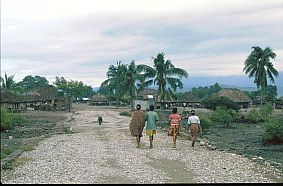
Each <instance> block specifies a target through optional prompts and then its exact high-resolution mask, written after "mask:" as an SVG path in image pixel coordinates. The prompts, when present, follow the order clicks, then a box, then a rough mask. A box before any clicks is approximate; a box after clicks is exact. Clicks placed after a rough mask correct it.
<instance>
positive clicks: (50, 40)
mask: <svg viewBox="0 0 283 186" xmlns="http://www.w3.org/2000/svg"><path fill="white" fill-rule="evenodd" d="M282 20H283V0H2V1H1V76H2V77H3V76H4V73H7V74H8V75H15V76H14V80H15V81H17V82H18V81H21V80H22V79H23V78H24V77H25V76H27V75H32V76H35V75H40V76H43V77H46V78H47V80H48V81H49V82H50V83H52V82H54V80H55V76H60V77H62V76H63V77H65V78H66V79H67V80H71V79H72V80H77V81H83V82H84V83H85V84H87V85H91V86H99V85H100V83H101V82H102V81H104V80H105V79H106V78H107V77H106V72H107V70H108V67H109V65H112V64H113V65H114V64H116V61H117V60H121V61H122V62H123V63H129V62H131V61H132V60H134V61H136V64H141V63H143V64H147V65H150V66H153V62H152V57H156V56H157V54H158V53H160V52H163V53H164V54H165V58H166V59H170V60H171V61H172V63H173V64H174V65H175V66H176V67H180V68H183V69H186V70H187V71H188V73H189V77H201V76H229V75H245V74H244V73H243V67H244V61H245V59H246V58H247V56H248V55H249V54H250V52H251V51H252V50H251V47H252V46H260V47H261V48H265V47H271V49H272V50H273V51H274V52H275V53H276V54H277V57H276V60H275V61H273V64H274V67H275V68H276V69H277V70H279V71H281V72H282V71H283V21H282ZM280 76H281V74H280Z"/></svg>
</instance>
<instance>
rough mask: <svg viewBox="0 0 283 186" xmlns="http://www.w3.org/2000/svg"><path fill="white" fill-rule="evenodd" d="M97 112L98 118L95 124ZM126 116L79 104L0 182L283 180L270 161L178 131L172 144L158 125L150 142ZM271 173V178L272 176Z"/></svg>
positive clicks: (251, 181)
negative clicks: (61, 127) (62, 130)
mask: <svg viewBox="0 0 283 186" xmlns="http://www.w3.org/2000/svg"><path fill="white" fill-rule="evenodd" d="M98 116H102V117H103V120H104V122H103V124H102V125H98V123H97V118H98ZM130 119H131V118H130V117H126V116H120V115H119V111H118V110H113V109H93V110H78V111H76V112H75V113H73V114H72V118H71V119H69V120H68V122H67V121H66V123H65V125H68V126H70V127H71V128H72V132H73V133H71V134H61V135H54V136H52V137H51V138H48V139H46V140H44V141H41V142H40V144H39V145H38V146H37V147H36V149H35V150H33V151H28V152H24V153H23V154H22V155H21V156H20V157H21V158H23V159H27V160H30V161H27V162H26V163H25V164H23V165H21V166H17V167H16V168H15V170H12V171H8V170H7V171H3V172H1V182H2V183H33V184H35V183H51V184H52V183H66V184H67V183H126V184H130V183H273V182H283V179H282V175H280V174H278V170H276V169H275V168H274V167H267V166H263V165H259V164H256V163H255V162H253V161H251V160H249V159H247V158H244V157H242V156H240V155H235V154H232V153H227V152H223V151H217V150H208V149H206V148H204V147H202V146H200V144H199V143H196V145H195V147H191V146H190V141H189V140H188V139H187V136H185V135H181V136H180V138H179V139H178V140H177V148H176V149H174V148H172V145H173V142H172V138H171V137H168V136H167V134H166V132H165V131H161V130H158V131H157V135H156V136H155V138H154V148H153V149H149V148H148V147H149V140H148V138H147V137H146V136H145V131H144V136H143V137H142V139H141V148H139V149H138V148H136V141H135V138H133V137H132V136H131V135H130V132H129V128H128V126H129V122H130ZM273 178H276V179H273Z"/></svg>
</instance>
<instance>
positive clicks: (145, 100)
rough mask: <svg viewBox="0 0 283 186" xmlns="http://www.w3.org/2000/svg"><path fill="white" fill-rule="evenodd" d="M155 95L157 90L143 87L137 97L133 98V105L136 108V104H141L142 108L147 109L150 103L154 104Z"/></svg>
mask: <svg viewBox="0 0 283 186" xmlns="http://www.w3.org/2000/svg"><path fill="white" fill-rule="evenodd" d="M156 97H157V90H155V89H149V88H147V89H144V90H142V91H140V92H139V93H138V95H137V97H136V98H135V99H134V100H133V106H134V108H136V106H137V104H140V105H141V109H142V110H149V106H150V105H154V106H155V99H156Z"/></svg>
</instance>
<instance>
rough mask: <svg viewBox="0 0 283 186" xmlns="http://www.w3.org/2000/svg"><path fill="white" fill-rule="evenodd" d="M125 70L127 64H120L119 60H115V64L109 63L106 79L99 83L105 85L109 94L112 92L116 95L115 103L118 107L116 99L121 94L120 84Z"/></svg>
mask: <svg viewBox="0 0 283 186" xmlns="http://www.w3.org/2000/svg"><path fill="white" fill-rule="evenodd" d="M126 71H127V66H126V65H124V64H122V63H121V61H117V66H114V65H110V66H109V69H108V71H107V77H108V79H107V80H105V81H103V82H102V83H101V86H102V87H107V88H108V90H109V92H110V94H114V95H115V97H116V105H117V107H118V100H119V99H120V98H121V96H122V91H123V89H122V88H121V86H120V84H121V82H122V81H123V80H124V74H125V73H126Z"/></svg>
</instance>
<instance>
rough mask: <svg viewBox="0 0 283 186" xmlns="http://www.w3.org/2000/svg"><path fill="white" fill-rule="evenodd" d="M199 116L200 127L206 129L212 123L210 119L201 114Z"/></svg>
mask: <svg viewBox="0 0 283 186" xmlns="http://www.w3.org/2000/svg"><path fill="white" fill-rule="evenodd" d="M199 118H200V124H201V128H202V129H208V128H209V127H210V126H211V125H212V121H211V119H209V118H208V117H205V116H202V117H199Z"/></svg>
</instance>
